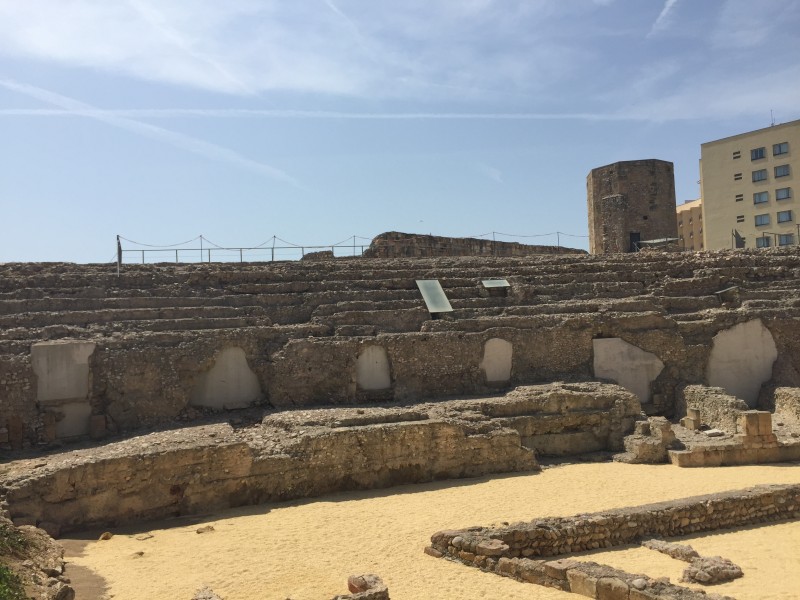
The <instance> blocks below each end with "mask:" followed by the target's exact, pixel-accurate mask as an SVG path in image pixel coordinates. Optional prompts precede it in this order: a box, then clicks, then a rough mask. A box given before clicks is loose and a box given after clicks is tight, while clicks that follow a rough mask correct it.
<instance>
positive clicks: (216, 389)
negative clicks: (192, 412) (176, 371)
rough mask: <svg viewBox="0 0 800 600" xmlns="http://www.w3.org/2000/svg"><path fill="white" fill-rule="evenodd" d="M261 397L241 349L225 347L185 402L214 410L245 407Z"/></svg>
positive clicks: (255, 377) (257, 383)
mask: <svg viewBox="0 0 800 600" xmlns="http://www.w3.org/2000/svg"><path fill="white" fill-rule="evenodd" d="M260 398H261V384H260V383H259V381H258V377H257V376H256V374H255V373H253V371H252V370H251V369H250V366H249V365H248V364H247V356H246V355H245V353H244V350H242V349H241V348H237V347H233V348H225V349H224V350H223V351H222V352H220V353H219V355H218V356H217V359H216V361H215V362H214V366H213V367H211V369H210V370H209V371H207V372H206V373H203V374H201V375H200V376H199V377H198V379H197V381H196V383H195V386H194V389H193V390H192V394H191V396H190V399H189V403H190V404H191V405H192V406H205V407H209V408H214V409H217V410H222V409H227V410H230V409H235V408H246V407H248V406H251V405H252V404H253V403H254V402H256V401H257V400H259V399H260Z"/></svg>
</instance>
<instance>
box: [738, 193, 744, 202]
mask: <svg viewBox="0 0 800 600" xmlns="http://www.w3.org/2000/svg"><path fill="white" fill-rule="evenodd" d="M742 200H744V194H736V201H737V202H741V201H742Z"/></svg>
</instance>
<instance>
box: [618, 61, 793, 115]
mask: <svg viewBox="0 0 800 600" xmlns="http://www.w3.org/2000/svg"><path fill="white" fill-rule="evenodd" d="M798 102H800V66H797V65H793V66H790V67H787V68H785V69H782V70H779V71H771V72H767V73H758V72H757V71H756V72H752V71H750V70H747V71H743V72H741V73H739V74H737V75H736V76H730V77H720V76H719V75H716V76H710V75H709V74H708V73H707V72H701V73H698V74H696V75H695V76H693V77H689V78H686V79H684V80H683V81H682V82H681V85H680V86H679V87H676V88H675V89H673V90H671V91H669V92H668V93H663V94H662V95H661V96H660V97H657V98H649V99H643V100H641V101H638V102H635V103H633V104H631V105H630V106H628V107H627V108H626V109H624V110H623V111H621V112H623V113H625V114H628V115H630V116H631V117H634V118H639V119H643V120H649V121H672V120H676V119H701V118H702V119H709V118H713V119H730V118H735V117H741V116H743V115H747V116H757V115H763V116H764V120H765V123H768V122H769V111H770V109H775V111H776V114H783V115H790V116H791V115H797V107H798ZM791 118H796V116H793V117H791Z"/></svg>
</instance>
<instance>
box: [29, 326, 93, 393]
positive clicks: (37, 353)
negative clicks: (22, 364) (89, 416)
mask: <svg viewBox="0 0 800 600" xmlns="http://www.w3.org/2000/svg"><path fill="white" fill-rule="evenodd" d="M94 348H95V344H94V343H92V342H80V341H74V340H70V341H54V342H39V343H36V344H33V345H32V346H31V364H32V367H33V372H34V373H35V374H36V399H37V400H38V401H39V402H51V401H61V400H78V399H88V397H89V357H90V356H91V355H92V353H93V352H94Z"/></svg>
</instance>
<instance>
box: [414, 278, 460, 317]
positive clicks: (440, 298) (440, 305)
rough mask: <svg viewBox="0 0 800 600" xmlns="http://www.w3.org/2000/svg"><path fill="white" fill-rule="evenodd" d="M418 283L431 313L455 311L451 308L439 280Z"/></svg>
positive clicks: (418, 281) (420, 280) (419, 281)
mask: <svg viewBox="0 0 800 600" xmlns="http://www.w3.org/2000/svg"><path fill="white" fill-rule="evenodd" d="M416 281H417V287H418V288H419V291H420V292H421V293H422V299H423V300H425V306H427V307H428V312H429V313H431V314H433V313H443V312H452V311H453V307H452V306H450V301H449V300H448V299H447V296H446V295H445V293H444V290H443V289H442V285H441V284H440V283H439V280H438V279H417V280H416Z"/></svg>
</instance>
